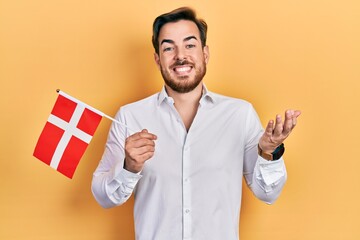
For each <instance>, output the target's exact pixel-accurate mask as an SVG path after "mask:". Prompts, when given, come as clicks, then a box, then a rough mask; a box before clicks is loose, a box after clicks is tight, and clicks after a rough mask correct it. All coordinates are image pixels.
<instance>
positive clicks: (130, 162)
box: [124, 129, 157, 173]
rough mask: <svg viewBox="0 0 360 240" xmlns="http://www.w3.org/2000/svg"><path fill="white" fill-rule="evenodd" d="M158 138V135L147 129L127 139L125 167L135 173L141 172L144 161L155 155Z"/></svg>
mask: <svg viewBox="0 0 360 240" xmlns="http://www.w3.org/2000/svg"><path fill="white" fill-rule="evenodd" d="M156 139H157V137H156V135H154V134H152V133H149V132H148V131H147V130H146V129H144V130H142V131H141V132H138V133H135V134H133V135H131V136H129V137H128V138H127V139H126V140H125V167H124V168H125V169H126V170H128V171H130V172H133V173H138V172H140V171H141V170H142V169H143V167H144V163H145V162H146V161H147V160H149V159H150V158H151V157H152V156H153V155H154V151H155V140H156Z"/></svg>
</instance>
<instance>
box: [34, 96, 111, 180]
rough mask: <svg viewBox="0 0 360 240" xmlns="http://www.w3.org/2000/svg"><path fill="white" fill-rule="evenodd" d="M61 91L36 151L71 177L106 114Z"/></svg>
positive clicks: (35, 153)
mask: <svg viewBox="0 0 360 240" xmlns="http://www.w3.org/2000/svg"><path fill="white" fill-rule="evenodd" d="M58 92H59V96H58V98H57V100H56V102H55V105H54V108H53V110H52V111H51V114H50V116H49V118H48V120H47V122H46V124H45V127H44V129H43V131H42V133H41V135H40V137H39V140H38V142H37V144H36V147H35V150H34V154H33V155H34V156H35V157H36V158H38V159H39V160H41V161H43V162H44V163H46V164H48V165H49V166H50V167H52V168H54V169H56V170H57V171H59V172H60V173H62V174H64V175H65V176H67V177H69V178H72V177H73V175H74V172H75V169H76V167H77V165H78V163H79V161H80V159H81V157H82V155H83V154H84V152H85V150H86V147H87V146H88V144H89V143H90V141H91V139H92V136H93V135H94V133H95V131H96V128H97V126H98V125H99V123H100V121H101V119H102V117H103V116H104V114H103V113H102V112H100V111H98V110H96V109H94V108H92V107H90V106H88V105H86V104H85V103H82V102H80V101H79V100H77V99H75V98H73V97H71V96H69V95H67V94H65V93H64V92H61V91H58Z"/></svg>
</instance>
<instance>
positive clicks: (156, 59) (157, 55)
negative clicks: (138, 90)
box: [154, 53, 160, 69]
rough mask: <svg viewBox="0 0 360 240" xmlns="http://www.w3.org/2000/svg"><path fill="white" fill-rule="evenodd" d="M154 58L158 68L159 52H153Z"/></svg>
mask: <svg viewBox="0 0 360 240" xmlns="http://www.w3.org/2000/svg"><path fill="white" fill-rule="evenodd" d="M154 60H155V63H156V66H157V67H158V69H160V57H159V54H157V53H154Z"/></svg>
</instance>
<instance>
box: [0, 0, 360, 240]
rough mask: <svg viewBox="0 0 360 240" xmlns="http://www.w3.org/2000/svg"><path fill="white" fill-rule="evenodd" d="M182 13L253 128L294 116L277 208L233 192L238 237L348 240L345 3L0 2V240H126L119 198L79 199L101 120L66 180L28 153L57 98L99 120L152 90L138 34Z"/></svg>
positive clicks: (357, 70)
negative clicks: (204, 35) (203, 32)
mask: <svg viewBox="0 0 360 240" xmlns="http://www.w3.org/2000/svg"><path fill="white" fill-rule="evenodd" d="M184 5H188V6H192V7H194V8H195V9H197V12H198V14H199V16H200V17H203V18H205V19H206V20H207V22H208V24H209V34H208V45H209V46H210V53H211V57H210V63H209V65H208V74H207V76H206V79H205V82H206V84H207V86H208V88H209V89H210V90H213V91H215V92H218V93H222V94H225V95H230V96H233V97H238V98H243V99H246V100H248V101H250V102H252V103H253V104H254V106H255V108H256V109H257V111H258V114H259V115H260V118H261V119H262V122H263V124H265V122H266V121H267V120H269V119H271V118H274V116H275V115H276V114H277V113H280V112H281V113H283V111H284V110H285V109H287V108H296V109H301V110H302V112H303V114H302V115H301V117H300V119H299V125H298V126H297V128H296V129H295V130H294V132H293V134H292V136H291V137H290V138H289V139H288V140H287V141H286V147H287V150H286V153H285V158H286V159H285V160H286V163H287V169H288V174H289V178H288V182H287V184H286V186H285V188H284V191H283V193H282V195H281V196H280V198H279V200H278V201H277V202H276V203H275V205H273V206H268V205H266V204H264V203H262V202H260V201H259V200H257V199H255V198H254V197H253V196H252V194H251V193H250V192H249V190H247V189H245V190H244V199H243V208H242V212H241V223H240V236H241V239H242V240H260V239H276V240H288V239H292V240H293V239H294V240H297V239H299V240H304V239H314V240H315V239H316V240H318V239H328V240H329V239H334V240H339V239H360V230H359V227H360V223H359V214H360V187H359V184H360V177H359V169H360V159H359V151H360V150H359V143H360V142H359V137H360V131H359V122H360V114H359V107H360V98H359V94H360V84H359V80H360V3H359V1H357V0H353V1H350V0H333V1H332V0H273V1H268V0H263V1H260V0H255V1H243V0H240V1H238V0H233V1H205V0H196V1H176V0H175V1H163V0H153V1H145V0H139V1H120V0H103V1H95V0H78V1H77V0H75V1H72V0H51V1H48V0H32V1H30V0H28V1H25V0H23V1H21V0H7V1H6V0H0V80H1V87H0V98H1V99H0V104H1V106H0V107H1V108H0V111H1V118H0V119H1V120H0V121H1V123H0V126H1V138H0V141H1V142H0V147H1V151H0V154H1V155H0V156H1V162H0V176H1V181H0V191H1V198H0V239H4V240H5V239H6V240H7V239H30V240H32V239H34V240H42V239H44V240H48V239H51V240H57V239H59V240H64V239H65V240H67V239H69V240H72V239H77V240H80V239H84V240H89V239H90V240H91V239H94V240H115V239H125V240H130V239H133V238H134V233H133V222H132V221H133V220H132V206H133V200H130V201H129V202H127V203H126V204H125V205H123V206H122V207H118V208H113V209H110V210H104V209H102V208H101V207H100V206H99V205H98V204H97V203H96V202H95V200H94V199H93V197H92V194H91V191H90V183H91V178H92V173H93V171H94V170H95V168H96V166H97V164H98V161H99V159H100V157H101V155H102V152H103V149H104V144H105V141H106V137H107V133H108V130H109V126H110V121H109V120H107V119H103V120H102V122H101V124H100V126H99V128H98V130H97V132H96V134H95V136H94V138H93V140H92V142H91V144H90V145H89V147H88V149H87V151H86V153H85V155H84V156H83V158H82V160H81V162H80V164H79V166H78V169H77V171H76V173H75V175H74V179H73V180H69V179H67V178H66V177H64V176H63V175H61V174H60V173H57V172H56V171H55V170H53V169H52V168H50V167H48V166H47V165H45V164H43V163H42V162H40V161H39V160H37V159H36V158H34V157H33V156H32V153H33V149H34V147H35V144H36V141H37V139H38V137H39V135H40V132H41V130H42V128H43V127H44V124H45V122H46V120H47V118H48V116H49V114H50V111H51V109H52V107H53V104H54V102H55V99H56V97H57V94H56V92H55V89H57V88H60V89H62V90H63V91H65V92H67V93H68V94H70V95H73V96H74V97H76V98H78V99H80V100H82V101H84V102H86V103H87V104H89V105H92V106H93V107H95V108H98V109H99V110H101V111H103V112H105V113H107V114H108V115H112V116H113V115H114V114H115V113H116V111H117V109H118V108H119V107H120V106H121V105H123V104H126V103H129V102H132V101H135V100H138V99H141V98H143V97H146V96H148V95H150V94H152V93H154V92H156V91H158V90H159V89H160V88H161V86H162V78H161V76H160V74H159V72H158V70H157V68H156V65H155V63H154V61H153V48H152V45H151V41H150V40H151V34H152V32H151V26H152V22H153V20H154V18H155V17H156V16H158V15H159V14H161V13H164V12H167V11H170V10H172V9H174V8H177V7H179V6H184ZM223 197H226V196H223Z"/></svg>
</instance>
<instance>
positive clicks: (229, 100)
mask: <svg viewBox="0 0 360 240" xmlns="http://www.w3.org/2000/svg"><path fill="white" fill-rule="evenodd" d="M208 94H209V96H210V97H211V99H213V100H214V103H215V105H216V106H218V107H227V108H229V109H232V108H234V109H251V108H253V106H252V104H251V103H250V102H248V101H247V100H244V99H240V98H235V97H230V96H225V95H222V94H218V93H214V92H209V93H208Z"/></svg>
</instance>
